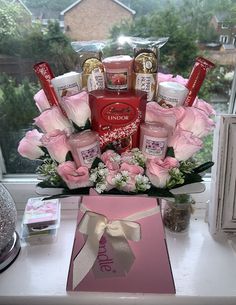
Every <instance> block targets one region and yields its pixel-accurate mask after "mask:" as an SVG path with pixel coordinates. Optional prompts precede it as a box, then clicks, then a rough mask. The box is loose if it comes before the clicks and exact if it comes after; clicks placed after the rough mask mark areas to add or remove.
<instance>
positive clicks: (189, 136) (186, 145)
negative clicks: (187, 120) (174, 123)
mask: <svg viewBox="0 0 236 305" xmlns="http://www.w3.org/2000/svg"><path fill="white" fill-rule="evenodd" d="M189 108H190V107H189ZM168 146H170V147H173V149H174V153H175V158H176V159H177V160H179V161H185V160H187V159H189V158H190V157H192V156H193V155H194V154H195V153H196V152H197V151H199V150H200V149H201V148H202V146H203V145H202V140H201V139H199V138H197V137H195V136H194V135H193V133H192V132H189V131H186V130H182V129H181V128H179V127H178V128H176V130H175V132H174V134H173V136H172V137H171V138H170V139H169V143H168Z"/></svg>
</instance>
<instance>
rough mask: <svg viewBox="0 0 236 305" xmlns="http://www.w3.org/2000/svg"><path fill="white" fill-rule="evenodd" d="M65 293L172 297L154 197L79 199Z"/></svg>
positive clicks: (162, 233)
mask: <svg viewBox="0 0 236 305" xmlns="http://www.w3.org/2000/svg"><path fill="white" fill-rule="evenodd" d="M67 291H99V292H133V293H134V292H140V293H145V292H146V293H168V294H173V293H175V286H174V280H173V276H172V272H171V267H170V261H169V257H168V252H167V247H166V240H165V235H164V230H163V225H162V219H161V213H160V208H159V206H158V204H157V200H156V199H155V198H148V197H138V196H137V197H136V196H85V197H83V200H82V203H81V205H80V210H79V213H78V221H77V228H76V232H75V239H74V245H73V250H72V255H71V261H70V267H69V273H68V280H67Z"/></svg>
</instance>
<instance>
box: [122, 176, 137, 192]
mask: <svg viewBox="0 0 236 305" xmlns="http://www.w3.org/2000/svg"><path fill="white" fill-rule="evenodd" d="M122 191H124V192H135V191H136V181H135V176H131V177H129V180H128V181H127V183H126V185H125V186H123V187H122Z"/></svg>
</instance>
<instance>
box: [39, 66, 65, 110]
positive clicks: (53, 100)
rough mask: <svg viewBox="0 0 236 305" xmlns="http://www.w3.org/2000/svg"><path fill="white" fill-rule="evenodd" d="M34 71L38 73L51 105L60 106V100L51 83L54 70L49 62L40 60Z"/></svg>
mask: <svg viewBox="0 0 236 305" xmlns="http://www.w3.org/2000/svg"><path fill="white" fill-rule="evenodd" d="M33 69H34V72H35V73H36V75H37V77H38V79H39V81H40V84H41V86H42V89H43V91H44V92H45V95H46V97H47V99H48V101H49V104H50V105H51V106H54V105H56V106H58V105H59V102H58V99H57V96H56V92H55V90H54V88H53V87H52V84H51V79H52V78H54V75H53V72H52V70H51V68H50V66H49V64H48V63H47V62H40V63H37V64H35V65H34V68H33Z"/></svg>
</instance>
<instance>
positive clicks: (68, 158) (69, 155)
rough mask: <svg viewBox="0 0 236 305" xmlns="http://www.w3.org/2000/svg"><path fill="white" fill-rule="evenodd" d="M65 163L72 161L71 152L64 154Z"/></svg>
mask: <svg viewBox="0 0 236 305" xmlns="http://www.w3.org/2000/svg"><path fill="white" fill-rule="evenodd" d="M66 161H74V158H73V156H72V153H71V151H70V150H69V151H68V153H67V154H66Z"/></svg>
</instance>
